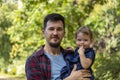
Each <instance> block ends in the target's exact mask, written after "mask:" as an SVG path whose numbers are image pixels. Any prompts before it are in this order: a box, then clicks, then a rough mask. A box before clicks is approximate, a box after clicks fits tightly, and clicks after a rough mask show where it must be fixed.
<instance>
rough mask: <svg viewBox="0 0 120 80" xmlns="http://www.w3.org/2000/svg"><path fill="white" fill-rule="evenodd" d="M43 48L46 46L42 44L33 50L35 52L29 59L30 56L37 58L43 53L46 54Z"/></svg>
mask: <svg viewBox="0 0 120 80" xmlns="http://www.w3.org/2000/svg"><path fill="white" fill-rule="evenodd" d="M43 48H44V46H41V47H40V48H39V49H38V50H35V51H34V52H33V54H31V55H30V56H29V58H28V59H30V58H37V57H40V56H41V55H43V54H44V49H43Z"/></svg>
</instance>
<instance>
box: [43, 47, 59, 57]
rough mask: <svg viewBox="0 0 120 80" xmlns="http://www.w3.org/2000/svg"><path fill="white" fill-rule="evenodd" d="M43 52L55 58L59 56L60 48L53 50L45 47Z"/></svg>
mask: <svg viewBox="0 0 120 80" xmlns="http://www.w3.org/2000/svg"><path fill="white" fill-rule="evenodd" d="M44 51H45V52H48V53H49V54H52V55H55V56H56V55H58V54H60V46H59V47H57V48H53V47H51V46H50V45H45V47H44Z"/></svg>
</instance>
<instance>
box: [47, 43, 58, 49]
mask: <svg viewBox="0 0 120 80" xmlns="http://www.w3.org/2000/svg"><path fill="white" fill-rule="evenodd" d="M49 45H50V46H51V47H53V48H58V47H59V46H60V42H58V43H49Z"/></svg>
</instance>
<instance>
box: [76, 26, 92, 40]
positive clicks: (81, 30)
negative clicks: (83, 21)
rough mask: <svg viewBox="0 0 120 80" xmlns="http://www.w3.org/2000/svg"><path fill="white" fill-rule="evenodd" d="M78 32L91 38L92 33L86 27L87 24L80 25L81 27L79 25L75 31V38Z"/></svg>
mask: <svg viewBox="0 0 120 80" xmlns="http://www.w3.org/2000/svg"><path fill="white" fill-rule="evenodd" d="M80 32H81V33H84V34H85V35H88V36H89V37H90V39H91V40H93V33H92V31H91V30H90V28H88V27H87V26H82V27H80V28H79V29H78V30H77V31H76V33H75V38H77V35H78V34H79V33H80Z"/></svg>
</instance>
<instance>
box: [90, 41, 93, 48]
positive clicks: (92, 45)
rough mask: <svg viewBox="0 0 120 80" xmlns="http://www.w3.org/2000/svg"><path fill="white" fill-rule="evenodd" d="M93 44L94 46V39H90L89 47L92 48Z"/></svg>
mask: <svg viewBox="0 0 120 80" xmlns="http://www.w3.org/2000/svg"><path fill="white" fill-rule="evenodd" d="M93 46H94V40H93V39H92V40H91V44H90V48H93Z"/></svg>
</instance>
